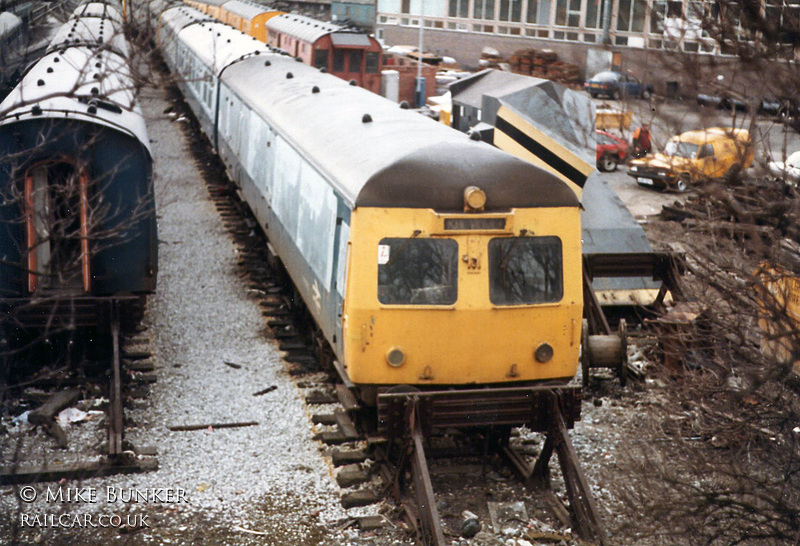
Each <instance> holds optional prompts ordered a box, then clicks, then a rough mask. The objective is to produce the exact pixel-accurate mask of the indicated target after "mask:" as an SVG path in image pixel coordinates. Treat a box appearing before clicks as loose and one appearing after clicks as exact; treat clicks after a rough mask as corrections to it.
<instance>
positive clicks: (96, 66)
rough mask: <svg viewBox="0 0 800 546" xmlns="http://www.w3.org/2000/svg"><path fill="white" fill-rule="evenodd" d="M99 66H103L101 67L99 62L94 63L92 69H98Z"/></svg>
mask: <svg viewBox="0 0 800 546" xmlns="http://www.w3.org/2000/svg"><path fill="white" fill-rule="evenodd" d="M101 66H103V65H101V64H100V62H99V61H98V62H96V63H94V67H95V68H100V67H101Z"/></svg>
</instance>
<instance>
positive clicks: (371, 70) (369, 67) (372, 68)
mask: <svg viewBox="0 0 800 546" xmlns="http://www.w3.org/2000/svg"><path fill="white" fill-rule="evenodd" d="M379 58H380V57H379V55H378V52H377V51H367V56H366V59H367V62H366V67H365V69H364V70H365V72H366V73H367V74H377V73H378V68H379V65H378V61H379Z"/></svg>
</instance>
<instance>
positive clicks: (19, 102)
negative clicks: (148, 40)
mask: <svg viewBox="0 0 800 546" xmlns="http://www.w3.org/2000/svg"><path fill="white" fill-rule="evenodd" d="M56 59H58V60H56ZM98 62H99V63H100V64H101V66H100V67H96V66H95V63H98ZM48 69H52V71H50V72H48ZM133 84H134V81H133V78H132V76H131V73H130V68H129V66H128V61H127V60H126V59H125V58H123V57H121V56H119V55H117V54H115V53H112V52H110V51H104V52H101V53H100V54H99V56H98V53H97V51H95V50H93V49H90V48H85V47H71V48H69V49H67V50H65V51H63V52H61V51H54V52H51V53H48V54H47V55H45V56H44V57H42V59H41V60H40V61H39V62H38V63H37V64H36V65H35V66H33V67H32V68H31V69H30V70H29V71H28V73H27V74H26V75H25V77H24V78H23V79H22V81H21V82H20V83H19V84H18V85H17V86H16V87H15V88H14V89H13V90H12V91H11V93H10V94H9V95H8V96H7V97H6V98H5V99H4V100H3V102H2V103H0V127H2V126H5V125H10V124H13V123H16V122H18V121H25V120H41V119H52V118H56V119H58V118H62V119H63V118H69V119H79V120H82V121H86V122H89V123H95V124H98V125H104V126H108V127H112V128H114V129H116V130H118V131H120V132H123V133H126V134H129V135H131V136H133V137H135V138H136V139H137V140H139V142H141V144H142V146H144V147H145V148H146V149H147V150H148V151H149V150H150V144H149V140H148V138H147V130H146V128H145V123H144V119H143V117H142V113H141V110H140V109H139V106H138V105H137V104H136V101H135V96H134V88H133ZM92 106H94V109H95V112H94V113H90V111H89V110H90V107H92Z"/></svg>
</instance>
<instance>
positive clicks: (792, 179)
mask: <svg viewBox="0 0 800 546" xmlns="http://www.w3.org/2000/svg"><path fill="white" fill-rule="evenodd" d="M767 169H768V170H769V176H770V178H772V179H774V180H778V181H781V182H783V183H785V184H787V185H790V186H797V183H798V182H800V151H798V152H792V154H791V155H790V156H789V157H788V158H786V161H770V162H769V164H768V165H767Z"/></svg>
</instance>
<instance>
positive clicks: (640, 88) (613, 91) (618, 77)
mask: <svg viewBox="0 0 800 546" xmlns="http://www.w3.org/2000/svg"><path fill="white" fill-rule="evenodd" d="M583 86H584V88H585V89H586V91H588V92H589V94H590V95H591V96H592V98H596V97H598V96H599V95H606V96H609V97H611V98H612V99H615V100H619V99H621V98H622V97H639V98H642V99H649V98H650V97H651V96H652V94H653V86H652V85H648V84H644V83H642V82H641V81H639V78H637V77H636V76H634V75H633V74H631V73H630V72H613V71H611V70H607V71H605V72H599V73H597V74H595V75H594V76H592V77H591V78H589V79H588V80H586V83H584V84H583Z"/></svg>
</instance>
